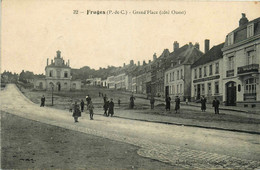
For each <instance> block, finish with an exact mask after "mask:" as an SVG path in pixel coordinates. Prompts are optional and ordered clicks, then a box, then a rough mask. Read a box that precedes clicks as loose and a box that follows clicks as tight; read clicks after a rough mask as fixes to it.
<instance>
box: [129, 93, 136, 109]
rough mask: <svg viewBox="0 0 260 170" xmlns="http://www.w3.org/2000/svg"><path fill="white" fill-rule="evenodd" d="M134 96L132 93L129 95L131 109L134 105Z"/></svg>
mask: <svg viewBox="0 0 260 170" xmlns="http://www.w3.org/2000/svg"><path fill="white" fill-rule="evenodd" d="M134 100H135V97H134V95H133V94H132V96H131V97H130V109H133V108H134V106H135V101H134Z"/></svg>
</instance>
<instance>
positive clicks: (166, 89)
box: [165, 86, 169, 97]
mask: <svg viewBox="0 0 260 170" xmlns="http://www.w3.org/2000/svg"><path fill="white" fill-rule="evenodd" d="M168 95H169V86H166V87H165V97H166V96H168Z"/></svg>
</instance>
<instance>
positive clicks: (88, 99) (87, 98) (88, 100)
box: [86, 95, 91, 109]
mask: <svg viewBox="0 0 260 170" xmlns="http://www.w3.org/2000/svg"><path fill="white" fill-rule="evenodd" d="M86 101H87V109H88V105H89V102H90V101H91V97H90V96H89V95H87V96H86Z"/></svg>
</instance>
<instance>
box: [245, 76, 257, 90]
mask: <svg viewBox="0 0 260 170" xmlns="http://www.w3.org/2000/svg"><path fill="white" fill-rule="evenodd" d="M245 93H247V94H252V93H256V79H255V78H250V79H247V80H246V86H245Z"/></svg>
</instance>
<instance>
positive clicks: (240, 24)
mask: <svg viewBox="0 0 260 170" xmlns="http://www.w3.org/2000/svg"><path fill="white" fill-rule="evenodd" d="M247 23H248V19H247V18H246V14H245V13H242V18H241V19H240V20H239V26H242V25H245V24H247Z"/></svg>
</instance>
